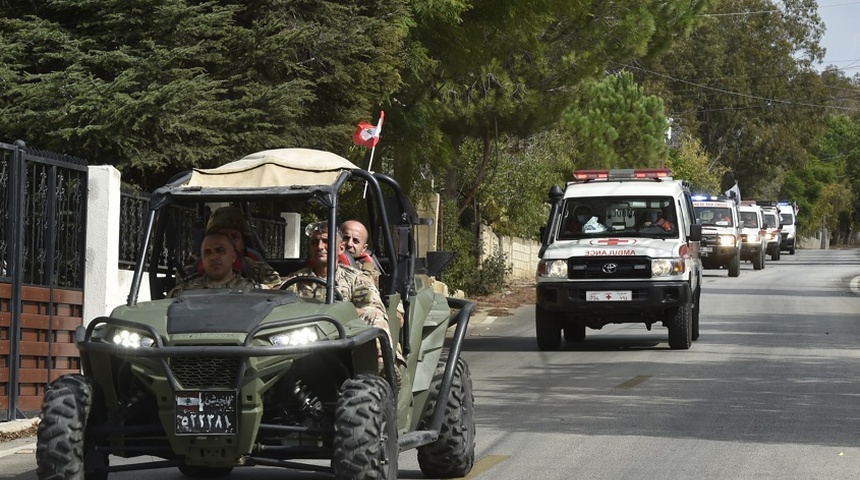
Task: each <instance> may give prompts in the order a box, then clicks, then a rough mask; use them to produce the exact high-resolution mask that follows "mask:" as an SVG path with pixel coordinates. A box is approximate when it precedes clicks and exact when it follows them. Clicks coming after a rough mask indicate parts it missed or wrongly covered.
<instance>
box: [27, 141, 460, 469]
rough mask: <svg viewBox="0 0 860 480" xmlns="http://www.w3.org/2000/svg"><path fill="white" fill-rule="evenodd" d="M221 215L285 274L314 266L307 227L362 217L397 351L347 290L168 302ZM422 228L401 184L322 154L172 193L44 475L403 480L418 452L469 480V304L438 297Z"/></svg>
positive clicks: (76, 393) (276, 154)
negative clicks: (174, 472) (226, 213)
mask: <svg viewBox="0 0 860 480" xmlns="http://www.w3.org/2000/svg"><path fill="white" fill-rule="evenodd" d="M225 204H231V205H233V206H236V207H239V208H241V209H242V211H243V212H245V214H246V215H247V218H248V219H249V220H250V221H251V225H252V226H253V227H254V229H255V232H254V234H255V235H254V236H255V238H257V242H256V245H253V247H254V248H255V249H258V250H259V251H260V252H261V253H262V254H263V255H264V256H265V261H266V262H268V263H269V264H270V265H271V266H272V267H273V268H275V269H276V270H277V271H278V272H279V273H280V274H281V275H286V274H288V273H290V272H292V271H295V270H297V269H298V268H300V267H302V266H304V265H306V264H307V261H308V259H307V258H306V257H304V256H303V255H304V254H303V252H302V250H303V249H304V248H306V243H307V239H306V238H304V237H303V236H302V234H301V233H300V232H303V231H304V228H305V226H306V225H307V224H309V223H311V222H318V221H324V222H327V225H328V231H329V232H334V231H335V230H336V228H337V226H338V223H339V222H340V221H342V220H346V219H345V218H340V217H341V215H342V214H343V210H342V207H344V206H345V205H349V206H350V207H351V208H353V209H354V208H356V205H361V207H359V208H362V209H364V212H363V213H362V214H361V218H362V219H363V220H365V221H366V222H367V225H368V229H369V231H370V235H371V238H372V241H373V244H372V245H373V248H374V253H375V254H376V256H377V258H378V260H379V264H380V266H381V268H382V272H381V275H380V276H379V277H378V283H379V290H380V292H381V296H382V299H383V300H384V302H385V304H386V307H387V314H388V319H389V323H390V328H391V337H392V339H393V341H389V336H388V335H387V334H386V333H385V332H384V331H383V330H381V329H378V328H374V327H370V326H368V325H367V324H365V322H364V321H363V320H361V318H360V317H359V316H358V313H357V311H356V308H354V306H353V305H352V304H351V303H350V302H348V301H344V300H341V299H340V298H339V295H338V293H337V290H336V289H335V284H334V275H329V276H328V278H327V279H324V280H323V279H319V281H320V282H321V283H323V284H324V285H325V289H326V295H325V298H324V299H321V300H317V299H312V298H311V299H308V298H302V297H300V296H298V295H296V294H294V293H293V292H291V291H289V290H281V289H262V288H259V289H258V288H253V289H249V288H246V289H245V290H228V289H209V290H188V291H185V292H183V293H181V294H180V295H179V296H178V297H176V298H168V297H167V294H168V292H169V291H170V290H171V288H172V287H173V286H174V285H175V284H176V282H177V277H178V276H181V275H182V272H183V263H184V259H185V258H186V257H187V256H188V255H191V254H193V253H195V249H196V248H197V247H198V246H199V245H200V241H201V238H202V234H203V226H204V225H206V218H207V216H208V214H209V213H208V212H209V211H210V210H211V211H214V210H215V208H216V207H218V206H222V205H225ZM351 213H352V211H351ZM285 219H286V220H285ZM421 223H426V222H422V221H421V219H419V218H418V216H417V214H416V211H415V209H414V207H413V205H412V204H411V203H410V201H409V200H408V199H407V198H406V197H405V196H404V195H403V193H402V190H401V188H400V186H399V185H398V184H397V182H395V181H394V180H393V179H392V178H391V177H389V176H386V175H383V174H380V173H370V172H368V171H366V170H362V169H359V168H357V167H356V166H355V165H353V164H352V163H351V162H349V161H347V160H346V159H344V158H342V157H340V156H337V155H334V154H332V153H328V152H323V151H318V150H308V149H280V150H268V151H263V152H259V153H256V154H252V155H249V156H247V157H245V158H243V159H240V160H238V161H234V162H231V163H227V164H225V165H223V166H221V167H218V168H212V169H195V170H193V171H190V172H186V173H183V174H180V175H178V176H176V177H174V180H172V181H171V182H170V183H168V184H167V185H165V186H164V187H161V188H159V189H157V190H156V191H155V192H154V193H153V194H152V196H151V198H150V201H149V211H148V214H147V215H146V218H145V222H144V224H145V227H144V229H143V230H144V231H143V234H142V235H141V242H140V243H141V245H140V253H139V257H138V258H139V260H138V262H137V266H136V269H135V271H134V281H133V285H132V287H131V291H130V293H129V296H128V300H127V303H126V304H125V305H122V306H119V307H117V308H115V309H114V310H113V311H112V313H111V314H110V315H109V316H105V317H99V318H94V319H91V320H90V321H89V322H88V324H87V325H86V326H85V327H81V328H79V329H78V331H77V346H78V348H79V350H80V352H81V360H82V365H83V367H82V370H83V371H82V373H81V374H74V375H68V376H64V377H61V378H59V379H57V380H56V381H54V382H53V383H52V384H51V385H50V388H49V390H48V391H47V393H46V395H45V400H44V404H43V407H42V414H41V423H40V425H39V430H38V446H37V453H36V458H37V463H38V477H39V478H40V479H81V478H86V479H102V478H106V477H107V476H108V474H109V473H110V472H115V471H123V470H129V469H151V468H159V467H173V468H178V469H179V470H180V471H181V472H182V473H183V474H184V475H185V476H187V477H199V478H211V477H218V476H224V475H227V474H229V473H230V472H231V471H232V470H233V469H234V468H249V467H253V466H275V467H286V468H288V469H292V470H296V469H298V470H306V471H322V472H328V473H331V474H333V476H334V477H335V478H338V479H367V478H374V479H394V478H397V465H398V463H397V460H398V454H399V452H400V451H403V450H406V449H412V448H417V449H418V462H419V465H420V468H421V470H422V471H423V472H424V474H425V475H428V476H430V477H434V478H440V477H442V478H448V477H460V476H464V475H466V474H468V473H469V471H470V469H471V468H472V464H473V462H474V454H475V453H474V449H475V424H474V411H473V402H474V400H473V395H472V383H471V379H470V377H469V367H468V365H467V364H466V361H465V360H464V359H463V358H462V357H461V355H460V353H461V346H462V343H463V338H464V337H465V332H466V327H467V324H468V321H469V317H470V315H471V312H472V310H473V304H472V303H471V302H469V301H466V300H463V299H458V298H452V297H446V296H444V295H443V294H440V293H437V292H436V291H435V289H434V288H433V286H432V278H431V276H432V275H435V274H437V273H438V272H437V271H431V270H435V268H433V267H434V262H433V261H431V262H427V261H426V259H425V258H418V255H417V250H416V226H417V225H419V224H421ZM336 238H337V237H336V236H335V235H329V236H328V239H329V240H328V242H329V243H328V251H329V252H334V251H336V250H337V245H336V243H335V242H336ZM276 249H277V251H276ZM437 253H438V252H437ZM335 257H336V256H335V255H329V256H328V262H329V264H328V271H329V272H332V271H334V269H335V263H334V262H335ZM437 257H442V258H444V255H441V254H440V255H437ZM444 263H445V262H435V265H440V264H444ZM141 297H151V298H148V299H146V300H145V301H143V300H141V299H140V298H141ZM398 312H399V315H398ZM399 316H400V317H402V324H401V322H399V321H398V317H399ZM452 327H453V330H454V331H453V332H452V333H451V334H450V335H448V333H449V329H451V328H452ZM398 346H399V348H400V350H401V351H402V358H403V359H405V362H403V361H398V360H397V356H396V354H395V352H396V350H397V348H398ZM380 351H381V358H382V363H383V365H384V366H383V368H380V365H379V361H378V355H379V354H380V353H379V352H380ZM117 457H123V458H131V457H138V458H140V459H141V460H142V461H141V462H140V463H134V464H128V463H124V464H112V463H111V459H115V458H117ZM152 458H155V459H157V461H154V462H153V461H147V460H149V459H152Z"/></svg>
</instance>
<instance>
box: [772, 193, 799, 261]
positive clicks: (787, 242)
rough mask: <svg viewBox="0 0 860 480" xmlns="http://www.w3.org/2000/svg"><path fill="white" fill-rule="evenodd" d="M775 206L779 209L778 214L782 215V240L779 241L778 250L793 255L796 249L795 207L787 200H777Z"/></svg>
mask: <svg viewBox="0 0 860 480" xmlns="http://www.w3.org/2000/svg"><path fill="white" fill-rule="evenodd" d="M776 208H778V209H779V215H780V216H781V217H782V222H781V225H782V242H780V250H783V251H788V254H789V255H794V252H795V250H796V249H797V226H796V225H795V223H796V222H797V207H796V206H795V205H794V204H792V203H789V202H778V203H777V204H776Z"/></svg>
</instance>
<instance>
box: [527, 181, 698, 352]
mask: <svg viewBox="0 0 860 480" xmlns="http://www.w3.org/2000/svg"><path fill="white" fill-rule="evenodd" d="M549 197H550V203H551V208H550V215H549V219H548V221H547V225H546V226H545V227H544V228H542V234H541V249H540V254H539V256H540V261H539V264H538V271H537V275H536V283H537V298H536V305H535V335H536V338H537V344H538V348H539V349H541V350H556V349H558V348H559V347H560V346H561V339H562V338H564V340H565V341H567V342H582V341H584V340H585V334H586V328H590V329H601V328H603V327H604V326H606V325H609V324H613V323H616V324H620V323H642V324H645V326H646V327H647V328H648V329H649V330H650V329H651V327H652V326H653V325H654V324H658V325H663V326H665V327H667V329H668V334H669V335H668V336H669V339H668V340H669V346H670V347H671V348H673V349H687V348H690V345H691V342H692V341H693V340H696V339H697V338H698V337H699V299H700V296H701V277H702V265H701V261H700V259H699V241H700V240H701V238H702V228H701V225H698V224H697V223H696V221H695V218H696V217H695V213H694V210H693V203H692V201H691V197H690V192H689V189H688V188H687V186H686V185H685V184H684V183H682V182H681V181H679V180H675V179H673V178H672V176H671V171H670V170H668V169H637V170H578V171H576V172H574V181H572V182H569V183H568V184H567V185H566V187H565V189H564V190H562V189H561V188H559V187H553V188H552V189H550V192H549Z"/></svg>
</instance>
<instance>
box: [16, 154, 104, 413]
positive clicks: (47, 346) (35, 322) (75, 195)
mask: <svg viewBox="0 0 860 480" xmlns="http://www.w3.org/2000/svg"><path fill="white" fill-rule="evenodd" d="M86 205H87V164H86V162H85V161H84V160H81V159H78V158H74V157H69V156H67V155H59V154H54V153H50V152H40V151H36V150H32V149H29V148H27V147H26V146H25V145H24V142H22V141H20V140H19V141H17V142H15V143H14V144H6V143H2V142H0V421H5V420H12V419H16V418H24V417H27V416H28V415H27V414H28V413H32V412H36V411H38V410H39V409H40V406H41V402H42V397H43V395H44V393H45V387H46V386H47V384H48V383H49V382H50V381H52V380H54V379H55V378H57V377H59V376H60V375H62V374H65V373H71V372H79V371H80V359H79V356H78V351H77V348H76V346H75V344H74V330H75V328H76V327H77V326H79V325H82V324H83V319H82V308H83V288H84V259H85V255H86V244H85V243H86V242H85V239H86V228H85V227H86Z"/></svg>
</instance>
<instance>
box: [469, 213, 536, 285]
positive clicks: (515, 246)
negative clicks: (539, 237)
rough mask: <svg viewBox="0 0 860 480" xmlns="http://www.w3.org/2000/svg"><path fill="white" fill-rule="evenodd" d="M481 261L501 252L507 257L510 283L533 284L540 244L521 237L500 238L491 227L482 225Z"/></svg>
mask: <svg viewBox="0 0 860 480" xmlns="http://www.w3.org/2000/svg"><path fill="white" fill-rule="evenodd" d="M480 244H481V260H484V259H486V258H491V257H493V256H494V255H497V254H498V252H501V253H503V254H504V255H505V260H506V261H507V264H508V267H510V269H511V271H510V273H509V274H508V281H509V282H510V283H531V282H533V281H534V278H535V272H536V271H537V262H538V260H539V259H538V251H539V250H540V243H538V242H536V241H533V240H527V239H525V238H519V237H500V236H498V235H496V234H495V233H493V229H492V228H490V227H489V226H486V225H482V226H481V233H480Z"/></svg>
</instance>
